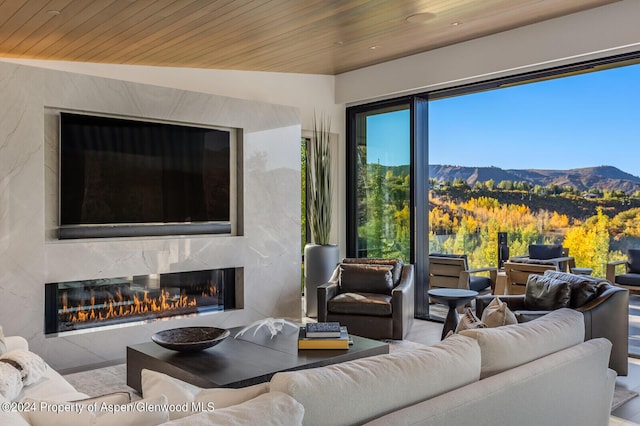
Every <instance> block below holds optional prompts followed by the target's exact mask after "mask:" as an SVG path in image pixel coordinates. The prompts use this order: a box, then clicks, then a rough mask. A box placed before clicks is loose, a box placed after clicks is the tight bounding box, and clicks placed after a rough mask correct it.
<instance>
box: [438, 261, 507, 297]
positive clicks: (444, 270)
mask: <svg viewBox="0 0 640 426" xmlns="http://www.w3.org/2000/svg"><path fill="white" fill-rule="evenodd" d="M497 270H498V268H496V267H488V268H478V269H469V266H468V264H467V255H466V254H442V253H432V254H430V255H429V288H460V289H465V290H474V291H477V292H478V293H483V292H488V291H489V290H490V289H493V287H494V286H495V274H496V272H497ZM487 271H488V272H490V276H489V277H487V276H482V275H476V274H477V273H480V272H487ZM492 277H493V280H492Z"/></svg>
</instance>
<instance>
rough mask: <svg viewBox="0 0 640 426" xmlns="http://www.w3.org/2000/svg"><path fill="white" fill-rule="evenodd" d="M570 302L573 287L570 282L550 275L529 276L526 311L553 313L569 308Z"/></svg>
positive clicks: (525, 301)
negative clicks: (556, 310)
mask: <svg viewBox="0 0 640 426" xmlns="http://www.w3.org/2000/svg"><path fill="white" fill-rule="evenodd" d="M570 300H571V287H570V286H569V283H568V282H566V281H562V280H557V279H555V278H552V277H551V276H549V275H536V274H531V275H529V278H528V279H527V288H526V290H525V294H524V308H525V309H528V310H538V311H553V310H555V309H560V308H566V307H568V306H569V302H570Z"/></svg>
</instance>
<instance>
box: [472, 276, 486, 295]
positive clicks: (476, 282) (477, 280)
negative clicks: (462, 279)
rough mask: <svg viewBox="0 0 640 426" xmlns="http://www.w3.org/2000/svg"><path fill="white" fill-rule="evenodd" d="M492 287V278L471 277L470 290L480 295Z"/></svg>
mask: <svg viewBox="0 0 640 426" xmlns="http://www.w3.org/2000/svg"><path fill="white" fill-rule="evenodd" d="M490 286H491V278H489V277H483V276H482V275H469V290H473V291H477V292H478V293H480V292H481V291H482V290H484V289H486V288H487V287H490Z"/></svg>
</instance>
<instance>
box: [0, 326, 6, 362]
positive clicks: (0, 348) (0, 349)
mask: <svg viewBox="0 0 640 426" xmlns="http://www.w3.org/2000/svg"><path fill="white" fill-rule="evenodd" d="M5 352H7V343H6V342H5V341H4V332H3V331H2V326H1V325H0V355H2V354H3V353H5Z"/></svg>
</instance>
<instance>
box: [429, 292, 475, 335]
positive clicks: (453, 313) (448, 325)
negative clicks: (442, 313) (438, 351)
mask: <svg viewBox="0 0 640 426" xmlns="http://www.w3.org/2000/svg"><path fill="white" fill-rule="evenodd" d="M427 294H429V296H430V297H431V298H433V299H434V300H435V301H437V302H440V303H443V304H445V305H447V306H449V313H447V319H446V320H445V321H444V327H443V328H442V339H444V338H445V337H446V336H447V333H448V332H449V331H450V330H453V331H455V329H456V327H457V326H458V311H457V310H456V309H457V308H458V306H460V305H464V304H465V303H467V302H469V301H471V300H473V299H475V298H476V296H477V295H478V292H477V291H473V290H465V289H461V288H434V289H432V290H429V291H427Z"/></svg>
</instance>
